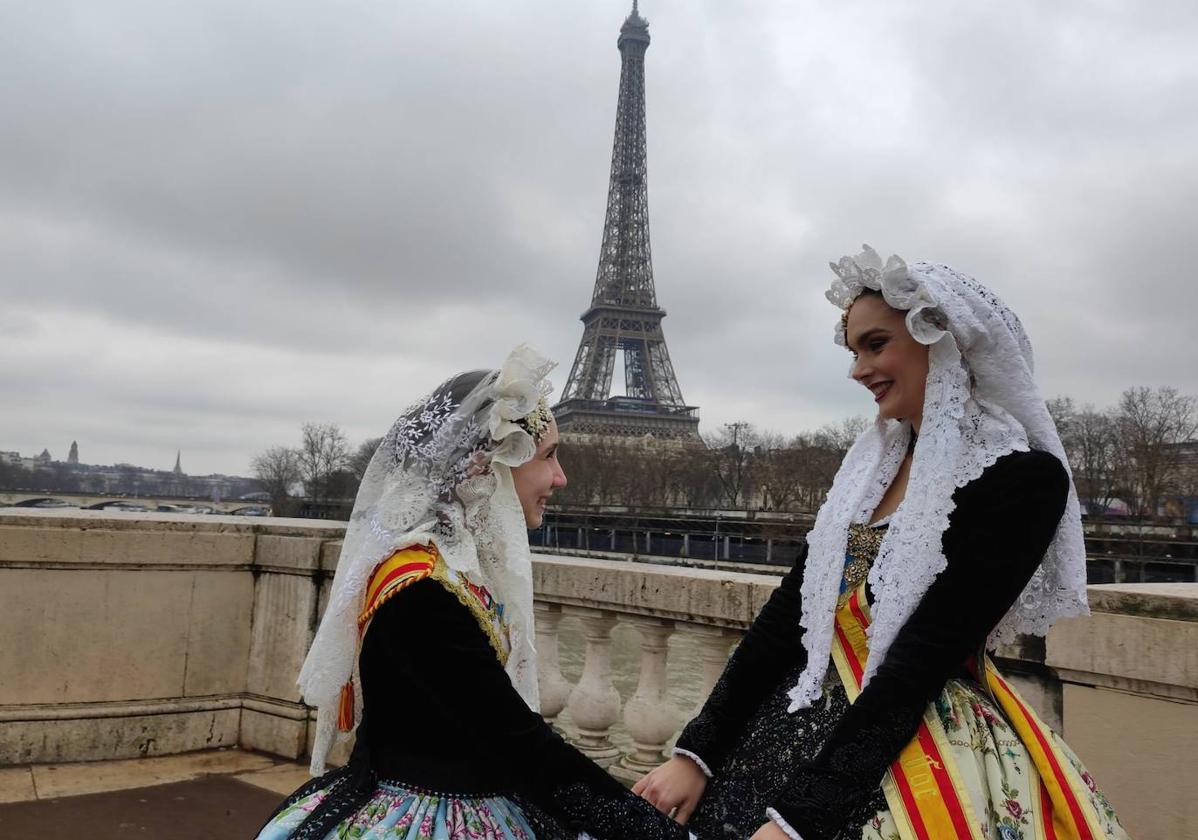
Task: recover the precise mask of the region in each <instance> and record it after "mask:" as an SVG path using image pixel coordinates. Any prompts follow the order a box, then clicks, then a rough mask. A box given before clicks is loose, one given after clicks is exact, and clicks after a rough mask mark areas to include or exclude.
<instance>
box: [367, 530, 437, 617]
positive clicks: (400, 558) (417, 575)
mask: <svg viewBox="0 0 1198 840" xmlns="http://www.w3.org/2000/svg"><path fill="white" fill-rule="evenodd" d="M438 557H439V555H438V554H437V549H436V547H435V546H432V545H413V546H409V547H408V548H404V549H401V550H399V551H397V552H395V553H394V554H392V555H391V556H390V557H388V558H387V559H386V560H384V561H383V562H382V563H379V564H378V566H377V567H376V568H375V570H374V573H373V574H372V575H371V576H370V583H368V584H367V585H366V598H365V600H364V602H363V605H362V612H361V613H360V614H359V615H358V632H359V634H364V633H365V631H366V625H367V624H368V623H369V622H370V619H371V618H372V617H373V616H374V614H375V612H377V611H378V608H379V607H381V606H382V605H383V604H385V603H386V602H387V600H388V599H390V598H391V597H392V596H393V595H395V594H396V593H397V592H400V591H402V590H403V589H404V588H405V587H408V586H411V585H412V584H413V583H415V582H416V581H418V580H424V579H425V578H426V577H429V576H431V575H432V573H433V570H434V569H435V568H436V567H437V558H438Z"/></svg>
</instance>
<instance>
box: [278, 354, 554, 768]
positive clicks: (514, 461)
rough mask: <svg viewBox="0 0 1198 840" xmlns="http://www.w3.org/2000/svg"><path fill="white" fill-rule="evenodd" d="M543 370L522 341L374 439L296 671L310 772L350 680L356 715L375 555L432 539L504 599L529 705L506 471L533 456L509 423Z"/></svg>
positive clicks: (530, 398) (516, 512)
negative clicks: (496, 363)
mask: <svg viewBox="0 0 1198 840" xmlns="http://www.w3.org/2000/svg"><path fill="white" fill-rule="evenodd" d="M553 366H554V365H553V363H552V362H549V361H548V360H546V359H544V358H542V357H541V356H539V355H537V354H536V353H535V352H533V351H532V350H529V349H528V348H526V347H523V346H521V347H519V348H517V349H516V350H515V351H513V352H512V354H511V355H510V356H509V357H508V358H507V360H506V361H505V362H504V364H503V367H502V368H501V369H500V370H498V371H492V372H489V373H486V374H485V375H483V376H482V378H481V381H480V382H479V384H478V385H476V386H475V387H474V388H473V389H472V390H470V392H469V393H468V394H466V395H465V396H464V397H462V398H460V399H455V398H454V396H453V389H452V388H451V385H452V384H453V382H454V381H455V380H449V381H447V382H446V383H444V384H443V385H441V386H440V387H439V388H437V389H436V390H434V391H433V393H432V394H430V395H429V396H428V397H426V398H425V399H423V400H420V401H418V402H417V403H416V404H414V405H413V406H411V407H410V408H409V409H408V410H407V411H405V412H404V414H403V415H402V416H401V417H400V418H399V419H398V420H396V421H395V423H394V425H393V426H392V427H391V429H390V431H389V432H388V433H387V435H386V437H384V438H383V441H382V443H380V444H379V448H378V450H377V451H376V452H375V454H374V457H373V458H372V459H371V461H370V465H369V466H368V467H367V469H366V473H365V475H364V477H363V479H362V484H361V486H360V488H359V490H358V496H357V499H356V500H355V502H354V509H353V513H352V514H351V515H350V521H349V526H348V528H347V530H346V534H345V541H344V543H343V545H342V548H341V557H340V559H339V560H338V563H337V572H336V574H335V576H334V578H333V586H332V591H331V594H330V596H329V603H328V606H327V607H326V609H325V613H324V616H323V618H322V620H321V623H320V627H319V629H318V630H317V632H316V637H315V639H314V640H313V642H312V647H311V648H310V649H309V651H308V656H307V658H306V659H305V660H304V665H303V668H302V669H301V671H300V676H299V681H298V684H299V687H300V689H301V690H302V692H303V696H304V699H305V701H306V702H307V703H309V704H310V705H313V706H316V707H317V719H316V739H315V744H314V746H313V749H312V767H311V769H312V772H313V774H320V773H322V772H323V770H324V762H325V759H326V757H327V755H328V752H329V749H330V748H331V746H332V743H333V740H334V737H335V736H336V734H337V710H338V702H339V699H340V695H341V689H342V687H343V686H344V685H345V684H346V683H347V682H348V681H351V680H352V682H353V684H354V689H355V690H354V692H353V695H354V704H355V708H354V726H355V727H356V726H357V724H358V722H360V721H361V719H362V690H361V683H360V680H359V677H358V671H357V650H358V648H357V646H358V627H357V617H358V612H359V611H360V609H361V607H362V603H363V595H364V592H365V589H366V584H367V581H368V580H369V579H370V575H371V573H372V572H373V570H374V568H375V567H376V566H377V565H378V564H379V563H380V562H381V561H383V560H385V559H386V558H387V557H389V556H390V555H391V554H392V553H394V552H395V551H397V550H399V549H401V548H405V547H408V546H411V545H416V544H421V545H427V544H429V543H432V544H434V545H435V546H436V547H437V549H438V551H439V552H440V554H441V556H442V557H443V558H444V560H445V562H446V565H448V566H449V568H450V569H452V570H454V571H458V572H462V573H464V574H466V575H468V576H469V578H470V579H471V580H472V581H474V582H477V583H480V584H482V585H485V586H486V587H487V588H488V589H489V590H490V591H491V592H492V593H493V594H494V595H495V597H496V599H497V600H498V601H500V602H502V603H503V604H504V610H505V620H506V621H507V622H508V624H509V627H510V632H511V652H510V655H509V657H508V661H507V665H506V668H507V672H508V676H509V677H510V678H511V680H512V684H513V686H514V687H515V688H516V690H517V691H518V692H519V693H520V695H521V696H522V697H523V698H524V700H525V702H526V703H527V704H528V705H529V707H530V708H532V709H534V710H535V709H537V708H539V699H538V694H537V674H536V657H535V650H534V648H533V639H534V625H533V606H532V601H533V595H532V560H531V556H530V554H529V549H528V534H527V531H526V528H525V522H524V516H523V512H522V510H521V506H520V501H519V499H518V498H517V496H516V492H515V488H514V486H513V483H512V475H511V468H512V467H515V466H519V465H520V464H523V463H524V462H525V461H527V460H529V459H530V458H531V457H532V456H533V454H534V453H535V452H536V442H535V441H534V440H533V438H532V436H531V435H530V434H529V433H528V431H527V430H526V429H525V428H524V427H523V426H522V425H520V423H518V422H517V421H519V420H520V419H521V418H524V417H526V416H527V415H529V414H530V413H531V412H532V411H534V410H535V409H536V408H537V406H538V404H539V403H540V401H541V400H542V398H543V397H544V396H545V395H547V394H548V393H549V390H550V385H549V383H548V381H547V380H546V379H545V377H546V375H547V374H548V373H549V371H550V370H551V369H552V368H553ZM455 379H456V378H455ZM430 632H431V633H432V634H433V635H435V633H436V631H435V629H434V630H432V631H430ZM345 736H346V737H348V733H345Z"/></svg>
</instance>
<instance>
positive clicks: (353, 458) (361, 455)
mask: <svg viewBox="0 0 1198 840" xmlns="http://www.w3.org/2000/svg"><path fill="white" fill-rule="evenodd" d="M382 442H383V439H382V438H381V437H376V438H367V439H366V440H364V441H362V442H361V443H360V444H358V448H357V449H355V450H354V453H353V454H352V455H350V456H349V462H348V463H347V464H346V469H348V470H349V471H350V472H351V473H353V474H354V477H355V478H356V479H357V480H358V483H359V484H361V483H362V478H363V477H364V476H365V475H366V468H367V467H368V466H370V459H371V458H373V457H374V452H375V450H376V449H378V448H379V444H380V443H382Z"/></svg>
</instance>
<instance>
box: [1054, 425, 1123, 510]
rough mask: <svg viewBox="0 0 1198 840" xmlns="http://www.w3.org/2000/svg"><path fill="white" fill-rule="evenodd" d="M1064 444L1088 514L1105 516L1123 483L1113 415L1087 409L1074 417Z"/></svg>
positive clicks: (1063, 440)
mask: <svg viewBox="0 0 1198 840" xmlns="http://www.w3.org/2000/svg"><path fill="white" fill-rule="evenodd" d="M1062 442H1063V443H1064V445H1065V452H1066V453H1067V454H1068V456H1069V465H1070V466H1071V467H1072V468H1073V479H1074V482H1075V483H1076V484H1077V489H1078V492H1079V493H1080V494H1081V496H1082V498H1083V499H1084V500H1085V501H1086V503H1087V509H1088V512H1089V513H1092V514H1096V515H1100V514H1102V513H1103V512H1105V511H1106V509H1107V508H1108V507H1110V505H1111V502H1112V501H1114V499H1115V496H1116V486H1117V484H1118V481H1119V470H1118V463H1117V462H1118V458H1117V454H1118V453H1117V451H1116V450H1117V447H1118V428H1117V423H1116V421H1115V418H1114V417H1113V416H1112V415H1111V414H1110V412H1102V411H1097V410H1095V409H1094V408H1093V407H1092V406H1086V407H1084V408H1083V409H1082V410H1081V411H1079V412H1077V413H1076V414H1074V415H1073V417H1072V418H1071V422H1070V424H1069V426H1068V427H1067V436H1065V435H1062Z"/></svg>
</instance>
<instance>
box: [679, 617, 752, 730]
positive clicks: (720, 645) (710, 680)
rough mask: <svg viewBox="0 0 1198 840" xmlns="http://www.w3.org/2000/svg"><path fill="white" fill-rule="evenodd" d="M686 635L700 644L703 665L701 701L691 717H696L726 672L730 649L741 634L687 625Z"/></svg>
mask: <svg viewBox="0 0 1198 840" xmlns="http://www.w3.org/2000/svg"><path fill="white" fill-rule="evenodd" d="M686 633H688V634H689V635H691V636H693V637H694V638H695V640H696V641H697V642H698V645H699V661H700V662H701V663H702V664H703V683H702V685H700V687H699V699H698V702H696V703H695V708H694V710H693V711H692V712H691V715H690V716H691V717H694V716H695V715H697V714H699V712H700V711H701V710H702V709H703V704H704V703H706V702H707V695H709V694H711V689H712V688H714V687H715V684H716V682H717V681H718V680H719V678H720V674H722V673H723V672H724V665H725V664H727V662H728V652H729V648H730V647H731V646H732V644H733V642H736V641H738V640H739V639H740V633H738V632H737V631H735V630H729V629H727V628H725V627H711V626H709V625H702V624H688V625H686Z"/></svg>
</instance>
